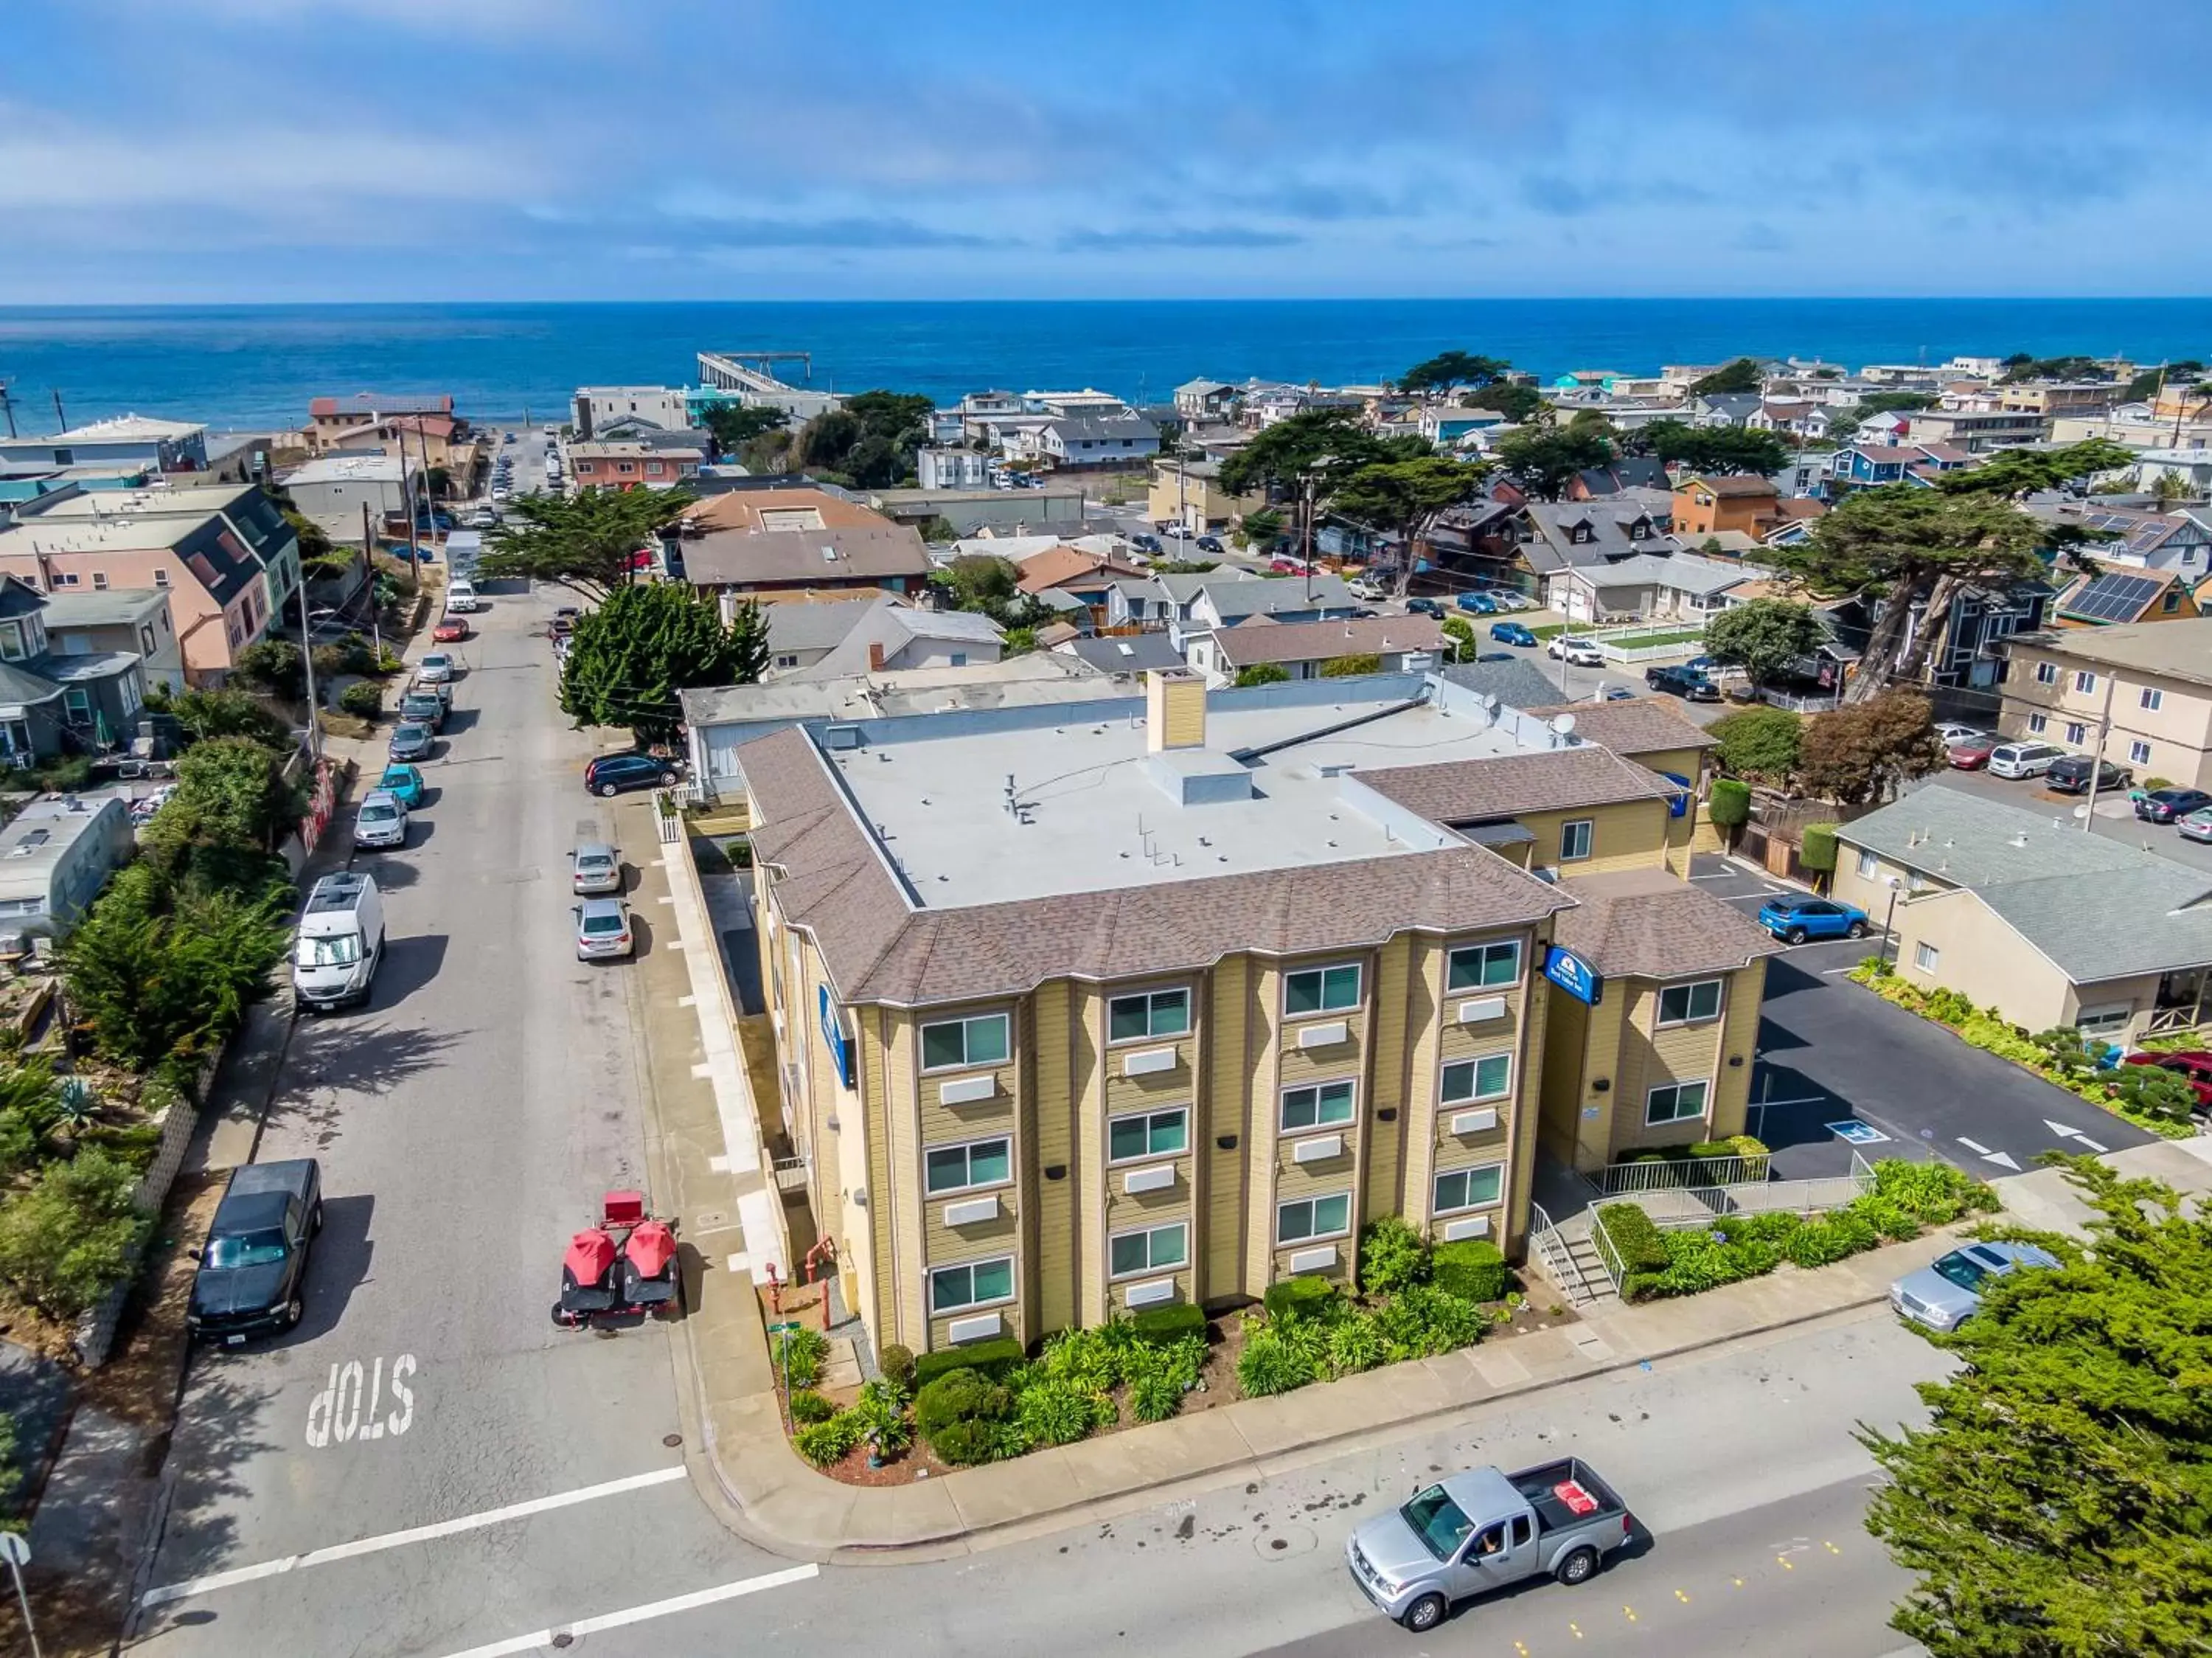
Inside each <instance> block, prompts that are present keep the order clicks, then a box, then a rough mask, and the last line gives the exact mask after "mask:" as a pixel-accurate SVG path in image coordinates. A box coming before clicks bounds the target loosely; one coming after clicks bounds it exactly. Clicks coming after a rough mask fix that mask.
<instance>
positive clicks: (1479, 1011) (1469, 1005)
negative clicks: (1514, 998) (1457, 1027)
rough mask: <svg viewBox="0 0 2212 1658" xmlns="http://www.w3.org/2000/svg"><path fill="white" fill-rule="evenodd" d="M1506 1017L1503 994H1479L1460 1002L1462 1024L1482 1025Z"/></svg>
mask: <svg viewBox="0 0 2212 1658" xmlns="http://www.w3.org/2000/svg"><path fill="white" fill-rule="evenodd" d="M1504 1017H1505V998H1504V997H1502V996H1478V997H1474V998H1473V999H1472V1000H1470V1001H1467V1002H1462V1003H1460V1004H1459V1022H1460V1023H1461V1024H1462V1025H1480V1024H1482V1023H1485V1022H1486V1021H1489V1020H1492V1019H1503V1018H1504Z"/></svg>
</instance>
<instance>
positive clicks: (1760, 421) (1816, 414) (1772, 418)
mask: <svg viewBox="0 0 2212 1658" xmlns="http://www.w3.org/2000/svg"><path fill="white" fill-rule="evenodd" d="M1744 424H1745V425H1746V426H1747V427H1749V428H1750V429H1751V430H1753V431H1755V432H1778V433H1781V434H1782V435H1784V436H1788V437H1796V438H1813V439H1820V438H1825V437H1826V436H1828V435H1829V431H1830V429H1831V428H1832V426H1833V424H1834V422H1833V421H1832V419H1831V418H1829V414H1828V411H1827V410H1826V408H1825V407H1824V406H1822V405H1820V404H1818V403H1813V402H1805V401H1784V400H1780V399H1774V398H1769V399H1766V400H1765V402H1764V403H1762V404H1760V405H1759V412H1758V413H1757V414H1755V415H1753V416H1752V418H1750V419H1749V420H1747V421H1746V422H1744Z"/></svg>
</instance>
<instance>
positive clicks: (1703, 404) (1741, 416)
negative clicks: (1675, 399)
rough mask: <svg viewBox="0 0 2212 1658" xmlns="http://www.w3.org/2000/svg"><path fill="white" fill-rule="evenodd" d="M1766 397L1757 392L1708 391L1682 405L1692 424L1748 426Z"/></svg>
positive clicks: (1685, 415) (1682, 414) (1682, 416)
mask: <svg viewBox="0 0 2212 1658" xmlns="http://www.w3.org/2000/svg"><path fill="white" fill-rule="evenodd" d="M1764 404H1765V399H1764V398H1762V397H1761V396H1760V395H1759V393H1757V392H1707V393H1704V394H1702V395H1700V396H1698V397H1693V398H1691V399H1689V400H1688V401H1687V402H1686V403H1684V404H1683V405H1682V407H1681V411H1680V413H1681V418H1684V419H1686V420H1687V421H1688V422H1689V423H1690V424H1692V426H1739V427H1741V426H1748V425H1750V424H1751V422H1752V418H1753V416H1754V415H1756V414H1757V413H1758V412H1759V409H1760V408H1761V407H1762V406H1763V405H1764Z"/></svg>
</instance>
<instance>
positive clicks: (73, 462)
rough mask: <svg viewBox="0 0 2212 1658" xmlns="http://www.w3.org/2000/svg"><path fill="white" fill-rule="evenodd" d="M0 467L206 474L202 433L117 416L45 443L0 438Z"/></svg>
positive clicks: (187, 423)
mask: <svg viewBox="0 0 2212 1658" xmlns="http://www.w3.org/2000/svg"><path fill="white" fill-rule="evenodd" d="M0 463H6V464H15V465H27V466H52V467H57V468H60V467H70V466H92V467H97V468H100V469H102V470H106V471H112V470H114V469H118V468H125V469H132V470H139V469H143V470H145V471H149V472H204V471H205V470H206V469H207V463H208V455H207V428H206V427H205V426H203V425H201V424H199V423H198V422H197V421H191V420H157V419H155V418H153V417H152V416H150V415H136V414H131V415H117V416H115V417H113V418H111V419H107V420H94V421H88V422H87V423H86V424H83V425H82V426H71V427H70V428H69V429H68V430H66V431H59V432H56V433H54V434H53V435H52V436H50V437H0Z"/></svg>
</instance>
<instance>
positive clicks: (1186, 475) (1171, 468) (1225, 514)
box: [1145, 459, 1267, 535]
mask: <svg viewBox="0 0 2212 1658" xmlns="http://www.w3.org/2000/svg"><path fill="white" fill-rule="evenodd" d="M1266 505H1267V495H1266V493H1265V492H1264V491H1259V490H1255V491H1252V492H1251V493H1249V494H1248V495H1231V493H1230V492H1229V491H1227V490H1225V489H1224V488H1222V487H1221V464H1220V462H1218V461H1215V460H1172V459H1170V460H1154V461H1153V462H1152V486H1151V488H1150V489H1149V490H1148V491H1146V497H1145V515H1146V517H1148V518H1150V519H1151V520H1152V521H1153V522H1154V523H1156V524H1181V525H1182V526H1183V527H1184V528H1186V529H1188V530H1189V531H1190V532H1191V533H1193V534H1194V535H1203V534H1205V533H1207V532H1209V531H1212V530H1224V529H1227V528H1228V527H1230V526H1231V524H1232V523H1234V522H1236V521H1237V520H1238V519H1241V518H1243V516H1244V515H1246V514H1248V513H1255V512H1258V511H1259V510H1260V509H1261V508H1263V507H1265V506H1266Z"/></svg>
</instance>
